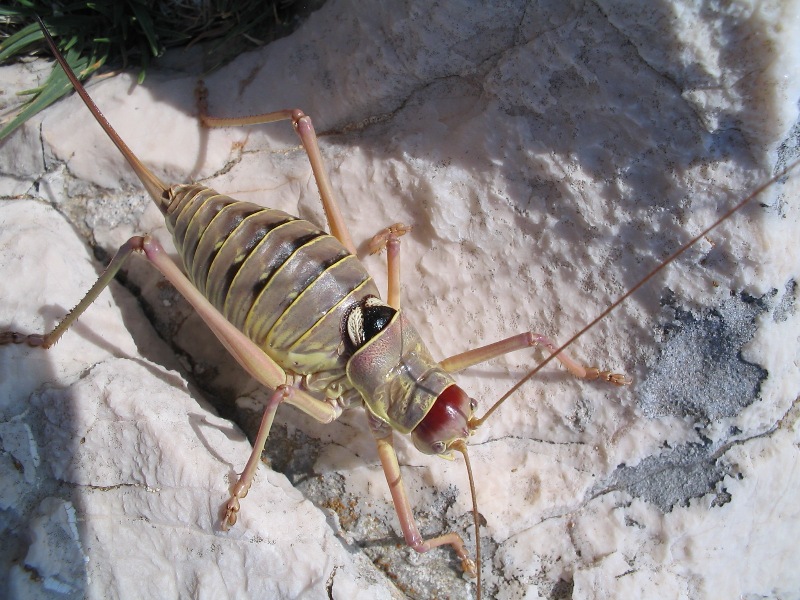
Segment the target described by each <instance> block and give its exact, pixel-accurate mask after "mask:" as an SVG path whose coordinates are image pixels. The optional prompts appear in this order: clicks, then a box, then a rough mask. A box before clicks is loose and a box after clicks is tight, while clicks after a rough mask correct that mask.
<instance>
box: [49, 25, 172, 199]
mask: <svg viewBox="0 0 800 600" xmlns="http://www.w3.org/2000/svg"><path fill="white" fill-rule="evenodd" d="M36 20H37V21H39V27H41V28H42V33H44V39H45V40H46V41H47V45H48V46H50V50H51V51H52V52H53V55H54V56H55V57H56V60H57V61H58V64H60V65H61V68H62V69H64V73H65V74H66V75H67V79H69V81H70V83H71V84H72V87H74V88H75V91H76V92H78V95H79V96H80V97H81V100H83V102H84V104H86V107H87V108H88V109H89V111H90V112H91V113H92V116H94V118H95V119H96V120H97V122H98V123H99V124H100V127H102V128H103V131H105V132H106V135H108V137H109V138H111V141H112V142H114V145H115V146H116V147H117V148H118V149H119V151H120V152H121V153H122V155H123V156H124V157H125V160H127V161H128V164H129V165H130V166H131V168H132V169H133V171H134V173H136V176H137V177H138V178H139V180H140V181H141V182H142V185H143V186H144V187H145V189H146V190H147V193H148V194H150V197H151V198H153V200H154V201H155V203H156V204H157V205H158V207H159V208H160V209H161V210H162V212H163V210H164V202H163V200H164V194H165V193H166V191H167V190H168V189H169V188H168V187H167V186H166V185H164V183H163V182H162V181H161V180H160V179H159V178H158V177H156V176H155V175H154V174H153V172H152V171H151V170H150V169H148V168H147V167H145V166H144V165H143V164H142V162H141V161H140V160H139V159H138V158H137V157H136V155H135V154H134V153H133V151H132V150H131V149H130V148H128V145H127V144H126V143H125V142H123V141H122V138H121V137H119V134H118V133H117V132H116V131H115V130H114V128H113V127H112V126H111V123H109V122H108V119H106V118H105V116H104V115H103V113H102V112H101V111H100V109H99V108H97V105H96V104H95V103H94V100H92V98H91V97H90V96H89V94H88V93H87V92H86V89H85V88H84V87H83V85H82V84H81V82H80V81H79V80H78V78H77V76H76V75H75V73H74V71H73V70H72V67H70V66H69V63H68V62H67V60H66V59H65V58H64V56H63V55H62V54H61V52H59V51H58V46H56V43H55V42H54V41H53V38H52V37H51V36H50V32H49V31H47V26H46V25H45V24H44V21H42V18H41V17H40V16H39V15H36Z"/></svg>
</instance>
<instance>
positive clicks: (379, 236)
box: [368, 223, 411, 254]
mask: <svg viewBox="0 0 800 600" xmlns="http://www.w3.org/2000/svg"><path fill="white" fill-rule="evenodd" d="M409 231H411V225H404V224H403V223H395V224H394V225H390V226H389V227H387V228H386V229H382V230H381V231H379V232H378V233H376V234H375V235H374V236H373V237H372V239H371V240H370V241H369V244H368V247H369V253H370V254H377V253H378V252H380V251H381V250H383V249H384V248H386V245H387V244H388V243H389V242H391V241H392V240H396V239H397V238H399V237H400V236H403V235H405V234H407V233H408V232H409Z"/></svg>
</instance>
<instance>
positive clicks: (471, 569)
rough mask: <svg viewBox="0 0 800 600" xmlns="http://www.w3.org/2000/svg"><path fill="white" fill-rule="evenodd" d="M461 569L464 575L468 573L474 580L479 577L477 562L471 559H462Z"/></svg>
mask: <svg viewBox="0 0 800 600" xmlns="http://www.w3.org/2000/svg"><path fill="white" fill-rule="evenodd" d="M461 568H462V569H463V571H464V573H466V574H467V575H469V576H470V577H472V578H473V579H474V578H475V577H477V576H478V569H477V567H476V566H475V561H474V560H472V559H471V558H464V559H462V560H461Z"/></svg>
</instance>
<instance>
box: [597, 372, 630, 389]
mask: <svg viewBox="0 0 800 600" xmlns="http://www.w3.org/2000/svg"><path fill="white" fill-rule="evenodd" d="M604 379H605V380H606V381H608V382H609V383H613V384H614V385H619V386H623V385H630V384H631V383H633V379H631V378H630V377H628V376H627V375H625V374H624V373H608V372H606V374H605V375H604Z"/></svg>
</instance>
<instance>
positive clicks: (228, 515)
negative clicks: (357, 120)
mask: <svg viewBox="0 0 800 600" xmlns="http://www.w3.org/2000/svg"><path fill="white" fill-rule="evenodd" d="M238 512H239V500H238V499H237V498H235V497H234V498H231V499H230V500H228V504H226V505H225V516H224V517H223V518H222V529H223V531H228V530H229V529H230V528H231V527H233V526H234V525H236V518H237V513H238Z"/></svg>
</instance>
